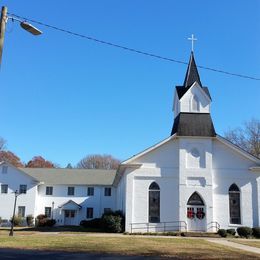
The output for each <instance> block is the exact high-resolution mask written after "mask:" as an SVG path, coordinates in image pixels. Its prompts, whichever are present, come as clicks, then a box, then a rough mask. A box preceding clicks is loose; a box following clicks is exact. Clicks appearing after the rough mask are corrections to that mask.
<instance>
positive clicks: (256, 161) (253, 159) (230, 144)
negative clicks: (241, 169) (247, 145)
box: [216, 135, 260, 168]
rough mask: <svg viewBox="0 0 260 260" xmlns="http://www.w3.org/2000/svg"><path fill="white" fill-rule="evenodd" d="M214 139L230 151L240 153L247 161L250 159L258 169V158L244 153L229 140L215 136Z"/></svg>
mask: <svg viewBox="0 0 260 260" xmlns="http://www.w3.org/2000/svg"><path fill="white" fill-rule="evenodd" d="M216 138H217V140H219V141H220V142H222V143H223V144H225V145H227V146H229V147H230V148H231V149H233V150H235V151H236V152H238V153H240V154H241V155H243V156H244V157H246V158H247V159H250V160H251V161H254V162H255V163H257V164H259V167H260V158H258V157H256V156H254V155H252V154H251V153H249V152H247V151H245V150H244V149H242V148H241V147H239V146H237V145H236V144H234V143H232V142H230V141H229V140H227V139H226V138H224V137H223V136H221V135H216ZM256 168H258V166H256Z"/></svg>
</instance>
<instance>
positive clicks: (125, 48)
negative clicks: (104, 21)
mask: <svg viewBox="0 0 260 260" xmlns="http://www.w3.org/2000/svg"><path fill="white" fill-rule="evenodd" d="M8 15H10V16H14V17H17V18H19V19H22V20H25V21H29V22H32V23H35V24H39V25H42V26H45V27H48V28H51V29H54V30H57V31H60V32H64V33H67V34H70V35H73V36H77V37H80V38H84V39H87V40H90V41H94V42H97V43H100V44H104V45H108V46H112V47H116V48H119V49H122V50H125V51H131V52H135V53H138V54H142V55H146V56H150V57H152V58H157V59H161V60H166V61H170V62H175V63H179V64H186V65H187V64H188V63H187V62H185V61H180V60H176V59H172V58H168V57H164V56H160V55H157V54H153V53H150V52H145V51H141V50H137V49H134V48H130V47H126V46H123V45H119V44H115V43H112V42H108V41H103V40H99V39H97V38H94V37H91V36H87V35H84V34H80V33H76V32H72V31H69V30H65V29H62V28H59V27H56V26H53V25H49V24H46V23H42V22H39V21H36V20H32V19H28V18H25V17H22V16H19V15H16V14H12V13H8ZM197 67H198V68H201V69H205V70H210V71H214V72H218V73H222V74H226V75H230V76H236V77H240V78H246V79H251V80H260V78H256V77H251V76H247V75H243V74H238V73H232V72H228V71H224V70H220V69H214V68H210V67H206V66H201V65H197Z"/></svg>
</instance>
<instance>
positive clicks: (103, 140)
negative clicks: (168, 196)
mask: <svg viewBox="0 0 260 260" xmlns="http://www.w3.org/2000/svg"><path fill="white" fill-rule="evenodd" d="M0 3H1V6H2V5H6V6H7V7H8V11H9V12H10V13H15V14H17V15H20V16H24V17H28V18H30V19H34V20H37V21H41V22H43V23H47V24H51V25H54V26H57V27H61V28H64V29H68V30H71V31H74V32H78V33H81V34H85V35H88V36H92V37H95V38H98V39H101V40H105V41H110V42H113V43H116V44H121V45H124V46H128V47H131V48H136V49H139V50H143V51H146V52H151V53H155V54H158V55H161V56H166V57H169V58H173V59H177V60H183V61H188V60H189V55H190V50H191V44H190V42H189V41H188V40H187V38H188V37H190V35H191V34H192V33H193V34H195V36H196V38H198V41H197V42H196V44H195V58H196V62H197V64H198V65H202V66H208V67H212V68H216V69H221V70H225V71H229V72H234V73H240V74H246V75H249V76H253V77H257V78H260V16H259V10H260V1H258V0H251V1H244V0H237V1H226V0H225V1H224V0H221V1H206V0H197V1H191V0H190V1H186V0H185V1H174V0H171V1H170V0H169V1H151V0H149V1H148V0H146V1H140V0H139V1H137V0H131V1H130V0H128V1H119V0H117V1H115V0H111V1H105V0H103V1H99V0H95V1H83V0H81V1H61V0H57V1H49V0H45V1H32V0H31V1H29V0H28V1H15V0H13V1H12V0H2V1H0ZM37 27H38V28H39V29H41V30H42V31H43V32H44V33H43V35H41V36H38V37H34V36H31V35H30V34H28V33H26V32H25V31H23V30H22V29H21V28H20V26H19V24H18V23H12V22H11V21H10V20H9V22H8V26H7V31H6V35H5V45H4V52H3V61H2V68H1V71H0V75H1V76H0V88H1V128H0V136H2V137H4V138H5V139H6V140H7V141H8V149H10V150H12V151H13V152H15V153H16V154H17V155H18V156H19V157H20V158H21V160H22V161H25V162H27V161H28V160H30V159H31V158H32V157H33V156H35V155H42V156H43V157H45V158H46V159H48V160H51V161H54V162H55V163H58V164H59V165H60V166H62V167H65V166H66V165H67V163H72V164H73V165H75V164H76V163H77V162H78V161H79V160H80V159H81V158H82V157H84V156H85V155H87V154H92V153H101V154H103V153H107V154H112V155H113V156H115V157H117V158H119V159H122V160H124V159H127V158H128V157H130V156H132V155H134V154H136V153H138V152H140V151H142V150H143V149H145V148H147V147H149V146H151V145H153V144H154V143H156V142H158V141H160V140H162V139H164V138H166V137H168V136H169V135H170V131H171V127H172V123H173V113H172V110H171V109H172V102H173V91H174V87H175V85H181V84H182V83H183V80H184V76H185V72H186V65H181V64H176V63H172V62H168V61H163V60H158V59H154V58H151V57H146V56H142V55H139V54H135V53H130V52H126V51H123V50H120V49H116V48H113V47H109V46H105V45H101V44H97V43H94V42H91V41H88V40H84V39H82V38H77V37H73V36H70V35H68V34H64V33H62V32H57V31H55V30H52V29H48V28H46V27H43V26H39V25H37ZM199 73H200V77H201V81H202V83H203V85H205V86H208V87H209V90H210V93H211V96H212V99H213V103H212V110H211V114H212V118H213V121H214V124H215V128H216V130H217V132H218V133H219V134H223V133H224V131H226V130H228V129H229V128H234V127H237V126H240V125H241V124H242V123H243V122H244V121H246V120H249V119H251V118H252V117H255V118H258V119H259V114H260V86H259V84H260V81H254V80H249V79H243V78H238V77H231V76H228V75H224V74H219V73H215V72H211V71H207V70H203V69H199Z"/></svg>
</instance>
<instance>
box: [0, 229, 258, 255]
mask: <svg viewBox="0 0 260 260" xmlns="http://www.w3.org/2000/svg"><path fill="white" fill-rule="evenodd" d="M0 248H17V249H36V250H50V251H52V250H55V251H58V250H60V251H67V252H88V253H91V252H93V253H107V254H117V255H144V256H164V257H179V258H189V259H230V258H233V259H256V258H257V255H255V254H251V253H248V252H244V251H239V250H237V249H231V248H228V247H224V246H221V245H216V244H213V243H210V242H207V241H205V240H203V239H185V238H157V237H135V236H120V235H119V236H114V237H111V236H107V235H102V234H96V235H95V234H88V233H79V232H78V233H71V234H64V233H59V234H55V233H53V234H46V233H40V232H32V231H31V232H26V231H25V232H24V231H23V232H15V236H14V237H9V236H8V231H7V230H2V231H1V232H0Z"/></svg>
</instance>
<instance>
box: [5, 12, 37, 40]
mask: <svg viewBox="0 0 260 260" xmlns="http://www.w3.org/2000/svg"><path fill="white" fill-rule="evenodd" d="M8 19H11V20H12V21H17V22H20V26H21V27H22V28H23V29H24V30H26V31H27V32H29V33H31V34H33V35H40V34H42V31H40V30H39V29H38V28H36V27H35V26H33V25H31V24H30V23H27V22H26V21H23V20H21V19H19V18H16V17H13V16H7V19H6V23H7V21H8Z"/></svg>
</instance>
